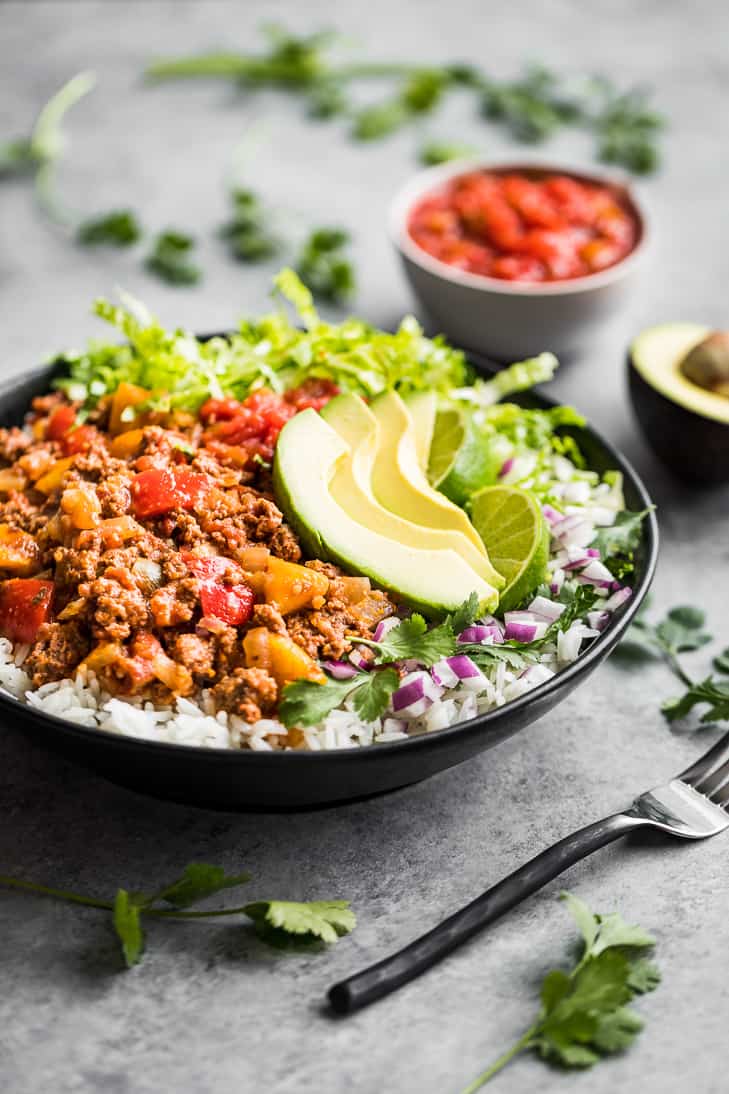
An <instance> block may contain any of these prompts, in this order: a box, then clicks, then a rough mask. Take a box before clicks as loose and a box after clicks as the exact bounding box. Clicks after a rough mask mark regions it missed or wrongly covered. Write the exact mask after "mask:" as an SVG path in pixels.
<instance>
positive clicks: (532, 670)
mask: <svg viewBox="0 0 729 1094" xmlns="http://www.w3.org/2000/svg"><path fill="white" fill-rule="evenodd" d="M553 676H554V672H553V671H552V669H548V668H547V666H546V665H529V667H528V668H526V669H524V671H523V672H522V674H521V675H520V677H519V679H520V680H528V681H529V684H530V685H531V687H534V688H535V687H537V686H538V685H539V684H544V683H546V682H547V680H551V679H552V677H553Z"/></svg>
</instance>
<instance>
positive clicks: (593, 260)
mask: <svg viewBox="0 0 729 1094" xmlns="http://www.w3.org/2000/svg"><path fill="white" fill-rule="evenodd" d="M408 230H409V232H410V235H411V237H412V238H413V240H414V241H415V242H416V243H417V244H418V246H419V247H422V249H423V250H424V251H427V252H428V254H430V255H433V257H434V258H438V259H440V261H441V262H447V263H448V265H449V266H455V267H457V268H458V269H460V270H465V271H467V272H468V273H474V274H482V275H484V276H486V277H497V278H501V279H503V280H505V281H527V282H543V281H565V280H568V279H570V278H574V277H584V276H586V275H587V274H592V273H597V272H598V271H600V270H604V269H606V268H607V267H608V266H614V265H615V263H616V262H619V261H620V260H621V259H622V258H625V256H626V255H627V254H628V253H629V252H630V251H631V250H632V249H633V247H634V246H635V244H636V239H637V231H638V225H637V222H636V218H635V216H634V214H633V213H632V212H631V211H630V210H629V209H628V208H627V207H626V205H625V204H624V203H623V202H622V200H621V198H620V195H619V193H618V191H616V189H615V188H613V187H611V186H599V185H596V184H594V183H586V182H581V181H579V180H578V179H576V178H572V177H570V176H569V175H560V174H549V173H546V172H533V173H532V172H529V173H528V174H522V173H518V172H514V173H504V174H501V173H494V172H490V171H474V172H472V173H470V174H467V175H461V176H460V177H459V178H455V179H451V180H450V181H449V182H448V183H446V185H444V186H441V187H439V188H438V189H437V190H434V191H433V192H431V193H429V194H426V196H425V197H423V198H421V199H420V201H418V202H417V204H416V205H415V206H414V208H413V209H412V210H411V213H410V218H409V222H408Z"/></svg>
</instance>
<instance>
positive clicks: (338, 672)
mask: <svg viewBox="0 0 729 1094" xmlns="http://www.w3.org/2000/svg"><path fill="white" fill-rule="evenodd" d="M322 665H323V667H324V669H325V671H326V672H328V673H329V675H330V676H333V677H334V679H335V680H349V679H351V677H352V676H356V675H357V669H356V668H355V667H354V665H352V664H347V662H346V661H323V662H322Z"/></svg>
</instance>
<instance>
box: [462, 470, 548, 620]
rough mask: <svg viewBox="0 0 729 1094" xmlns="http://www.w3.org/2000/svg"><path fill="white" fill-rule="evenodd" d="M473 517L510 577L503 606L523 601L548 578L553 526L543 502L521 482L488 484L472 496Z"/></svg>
mask: <svg viewBox="0 0 729 1094" xmlns="http://www.w3.org/2000/svg"><path fill="white" fill-rule="evenodd" d="M470 509H471V520H472V522H473V525H474V527H475V529H476V531H477V532H478V534H479V535H480V537H481V539H482V540H483V542H484V545H485V547H486V550H487V551H488V555H489V558H490V559H491V562H492V563H493V565H494V566H495V567H496V569H497V570H498V571H499V573H500V574H501V575H502V576H503V577H504V578H505V579H506V585H505V586H504V588H503V590H502V592H501V596H500V598H499V608H500V609H501V610H502V611H509V610H510V609H511V608H516V607H518V606H519V605H520V604H522V603H523V602H524V601H525V600H526V599H527V597H528V596H530V595H531V594H532V593H533V592H534V590H535V589H536V588H537V586H538V585H540V584H541V583H542V582H543V581H545V580H546V578H547V562H548V561H549V528H548V527H547V522H546V520H545V519H544V516H543V515H542V510H541V508H540V506H539V502H538V501H537V499H536V498H535V497H533V496H532V495H531V494H530V493H529V492H528V491H527V490H522V489H521V487H519V486H506V485H504V486H486V487H484V489H483V490H479V492H478V493H477V494H475V495H474V496H473V498H472V499H471V505H470Z"/></svg>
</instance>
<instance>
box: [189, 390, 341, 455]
mask: <svg viewBox="0 0 729 1094" xmlns="http://www.w3.org/2000/svg"><path fill="white" fill-rule="evenodd" d="M338 394H339V388H338V387H337V386H336V384H334V383H332V382H331V380H317V379H312V380H306V381H305V382H304V383H303V384H301V386H300V387H297V388H292V390H291V391H287V392H286V394H285V395H277V394H276V393H275V392H273V391H269V390H268V389H267V388H261V389H260V391H254V392H253V393H252V394H251V395H249V396H248V398H247V399H244V400H243V402H237V400H235V399H208V401H207V402H206V403H203V405H202V406H201V408H200V418H201V420H202V422H203V423H204V424H205V425H206V426H207V430H206V433H205V440H206V441H207V442H208V443H209V442H210V441H220V442H222V443H223V444H227V445H231V446H235V447H238V448H242V449H243V450H244V452H245V453H246V455H247V456H248V458H249V459H258V460H263V461H264V463H271V461H272V459H273V451H274V449H275V447H276V441H277V440H278V435H279V433H280V432H281V430H282V429H283V427H284V426H285V425H286V422H287V421H288V420H289V418H293V416H294V414H297V413H298V412H299V411H300V410H306V409H307V407H313V408H314V410H321V408H322V407H323V406H324V405H325V404H326V403H328V402H329V400H330V399H332V398H333V397H334V396H335V395H338Z"/></svg>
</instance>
